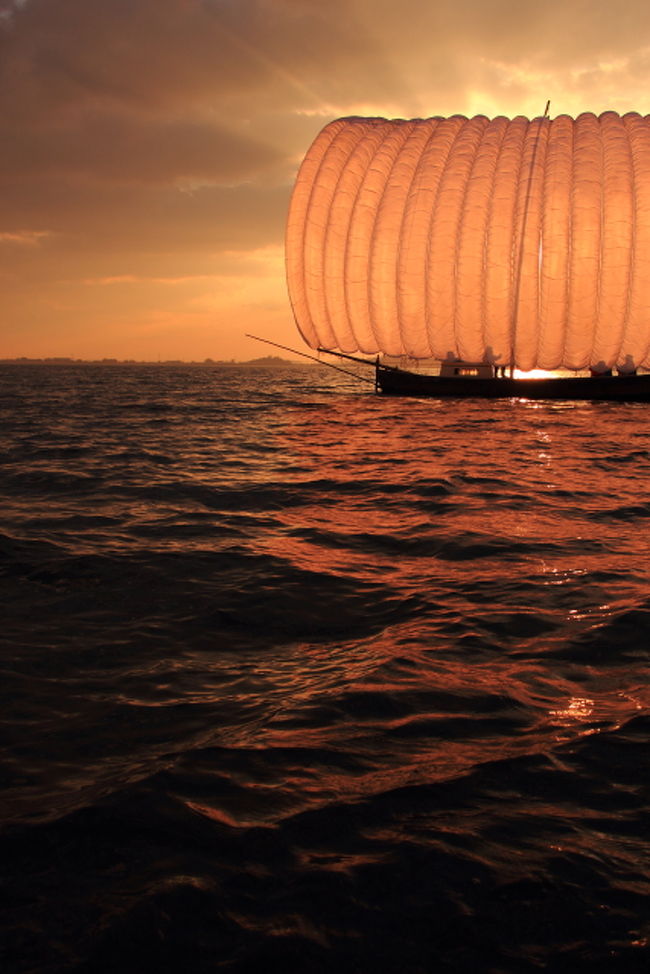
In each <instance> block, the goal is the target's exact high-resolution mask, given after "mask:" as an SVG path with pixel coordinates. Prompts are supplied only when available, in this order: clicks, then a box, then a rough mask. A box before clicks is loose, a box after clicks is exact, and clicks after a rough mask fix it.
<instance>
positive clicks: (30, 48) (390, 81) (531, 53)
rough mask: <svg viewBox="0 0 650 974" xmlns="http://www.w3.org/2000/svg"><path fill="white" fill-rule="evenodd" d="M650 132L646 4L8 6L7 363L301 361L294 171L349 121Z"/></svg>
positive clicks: (2, 348) (0, 50) (489, 0)
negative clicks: (592, 123)
mask: <svg viewBox="0 0 650 974" xmlns="http://www.w3.org/2000/svg"><path fill="white" fill-rule="evenodd" d="M547 99H550V100H551V115H552V116H555V115H558V114H560V113H562V112H567V113H569V114H574V115H575V114H577V113H579V112H581V111H595V112H597V113H598V112H601V111H604V110H606V109H614V110H617V111H619V112H624V111H628V110H634V111H639V112H642V113H644V114H647V113H650V5H648V3H647V0H619V2H618V3H612V2H611V0H606V2H605V0H545V2H544V3H538V2H535V3H533V2H529V0H428V2H427V0H400V2H395V0H0V119H1V120H2V121H1V122H0V124H1V125H2V127H3V128H4V131H3V132H2V153H1V155H0V180H2V184H3V185H2V200H3V203H2V207H1V208H0V253H1V262H0V268H1V269H0V275H1V288H2V309H1V316H0V322H1V325H0V358H2V357H12V356H21V355H27V356H34V357H40V356H54V355H64V356H73V357H75V358H77V357H78V358H102V357H116V358H136V359H158V358H180V359H185V360H192V359H194V360H202V359H204V358H207V357H211V358H215V359H220V358H225V359H230V358H236V359H247V358H254V357H256V356H258V355H263V354H267V352H270V353H272V350H270V349H265V348H264V347H263V346H261V345H258V344H256V343H254V342H251V341H250V340H248V339H246V338H245V337H244V333H245V332H246V331H253V332H254V333H256V334H259V335H262V336H266V337H269V338H271V339H273V340H275V341H279V342H282V343H287V344H293V345H295V346H296V347H298V348H301V347H303V346H302V341H301V339H300V338H299V336H298V335H297V332H296V331H295V328H294V325H293V320H292V315H291V310H290V307H289V303H288V299H287V295H286V287H285V282H284V263H283V261H284V256H283V236H284V223H285V217H286V210H287V205H288V200H289V194H290V190H291V185H292V181H293V178H294V176H295V172H296V168H297V165H298V164H299V161H300V159H301V157H302V155H303V154H304V152H305V151H306V149H307V147H308V146H309V144H310V142H311V141H312V139H313V138H314V136H315V135H316V133H317V132H318V131H319V130H320V129H321V128H322V127H323V125H325V124H326V123H327V122H329V121H330V120H331V119H333V118H336V117H338V116H341V115H351V114H362V115H385V116H389V117H395V116H400V117H407V118H408V117H416V116H422V117H426V116H429V115H449V114H454V113H457V112H458V113H462V114H465V115H473V114H477V113H483V114H486V115H488V116H494V115H498V114H504V115H510V116H511V115H516V114H524V115H528V116H530V117H533V116H535V115H539V114H542V112H543V110H544V106H545V103H546V100H547Z"/></svg>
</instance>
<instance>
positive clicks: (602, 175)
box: [286, 112, 650, 371]
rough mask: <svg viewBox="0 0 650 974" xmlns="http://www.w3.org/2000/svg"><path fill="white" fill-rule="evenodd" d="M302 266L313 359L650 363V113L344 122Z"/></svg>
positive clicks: (296, 194)
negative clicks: (316, 355) (358, 356)
mask: <svg viewBox="0 0 650 974" xmlns="http://www.w3.org/2000/svg"><path fill="white" fill-rule="evenodd" d="M286 265H287V281H288V287H289V296H290V299H291V303H292V306H293V310H294V314H295V317H296V321H297V324H298V328H299V329H300V332H301V333H302V335H303V337H304V339H305V341H306V342H307V343H308V344H309V345H310V346H311V347H312V348H317V347H322V348H327V349H337V350H339V351H342V352H347V353H354V352H362V353H365V354H373V355H374V354H375V353H377V352H382V353H386V354H388V355H408V356H411V357H413V358H429V357H433V358H437V359H441V360H448V359H463V360H465V361H474V362H477V361H488V362H494V363H497V364H501V365H505V364H514V365H516V366H517V367H518V368H520V369H524V370H530V369H534V368H542V369H556V368H559V367H565V368H568V369H583V368H586V367H588V366H591V367H593V368H596V369H606V368H612V367H614V366H615V367H617V368H618V369H619V370H620V371H626V370H632V369H635V368H638V367H640V366H642V367H645V368H650V116H645V117H644V116H641V115H638V114H636V113H629V114H627V115H624V116H620V115H617V114H616V113H615V112H605V113H604V114H603V115H600V116H599V117H598V116H596V115H593V114H590V113H585V114H583V115H580V116H579V117H578V118H576V119H572V118H569V117H568V116H566V115H560V116H558V117H557V118H555V119H550V118H547V117H544V118H536V119H533V120H532V121H529V120H528V119H526V118H523V117H517V118H514V119H512V120H509V119H506V118H502V117H500V118H495V119H492V120H489V119H487V118H485V117H484V116H477V117H476V118H471V119H467V118H465V117H463V116H460V115H455V116H453V117H452V118H446V119H444V118H430V119H412V120H409V121H404V120H401V119H400V120H392V121H389V120H386V119H380V118H344V119H339V120H337V121H335V122H332V123H331V124H330V125H328V126H327V127H326V128H324V129H323V131H322V132H321V133H320V135H319V136H318V137H317V138H316V140H315V142H314V143H313V145H312V146H311V148H310V149H309V151H308V153H307V155H306V157H305V159H304V162H303V164H302V166H301V168H300V171H299V173H298V177H297V180H296V185H295V188H294V191H293V196H292V200H291V206H290V210H289V219H288V225H287V236H286Z"/></svg>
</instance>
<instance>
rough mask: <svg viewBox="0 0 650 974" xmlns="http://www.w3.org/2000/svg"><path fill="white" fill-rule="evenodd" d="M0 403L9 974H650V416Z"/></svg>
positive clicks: (557, 408)
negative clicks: (272, 972)
mask: <svg viewBox="0 0 650 974" xmlns="http://www.w3.org/2000/svg"><path fill="white" fill-rule="evenodd" d="M0 378H1V384H0V424H1V425H0V460H1V462H2V479H1V481H0V500H1V504H0V558H1V561H0V585H1V596H2V606H3V617H4V619H3V624H2V628H1V630H0V641H1V643H2V653H1V656H0V666H1V669H2V674H1V675H2V679H1V683H0V693H1V694H2V697H1V700H2V707H1V710H0V721H1V722H2V731H3V739H4V742H5V747H4V750H3V760H2V766H1V771H0V773H1V779H2V796H1V797H2V808H3V820H4V828H3V833H2V837H1V838H0V855H1V857H2V862H3V868H2V874H1V878H0V883H1V885H0V897H1V900H2V905H3V922H2V933H3V937H2V944H3V946H2V948H1V950H2V964H3V966H2V969H3V971H9V972H14V971H15V972H55V971H85V972H86V971H87V972H94V971H107V972H113V971H142V970H144V969H146V968H153V969H157V970H159V971H189V970H191V971H195V972H203V971H206V972H207V971H226V972H258V971H260V972H261V971H266V970H268V969H271V968H272V969H276V968H277V969H281V970H283V971H288V972H295V974H302V972H307V971H315V972H323V974H324V972H328V974H329V972H332V971H337V972H350V974H351V972H355V974H365V972H378V971H382V972H384V971H385V972H393V971H396V972H397V971H406V972H414V974H416V972H417V974H420V972H427V974H429V972H443V974H444V972H456V971H458V972H466V971H467V972H470V971H472V972H475V971H480V972H513V974H519V972H522V974H525V972H533V971H538V970H546V971H552V972H565V971H566V972H576V971H577V972H587V971H589V972H593V971H613V972H628V971H635V972H636V971H647V969H648V966H649V961H650V915H649V912H648V902H649V901H648V893H649V892H650V855H649V851H648V821H649V812H650V789H649V785H648V781H649V780H650V774H649V771H650V767H649V764H650V762H649V752H648V743H649V731H650V690H649V689H648V643H649V638H648V629H649V621H650V589H649V586H648V581H649V570H650V569H649V561H648V548H649V531H648V528H649V525H650V522H649V519H650V490H649V488H648V474H649V473H650V433H649V417H650V412H649V410H648V407H647V406H645V405H634V404H632V405H616V404H607V403H598V404H587V403H571V404H568V403H556V404H552V403H530V402H524V401H519V402H495V403H484V402H476V403H472V402H447V403H438V402H435V401H428V402H427V401H413V400H410V401H409V400H397V399H395V400H389V399H381V398H378V397H376V396H375V395H374V394H373V393H372V390H371V387H370V386H367V387H366V386H365V385H361V384H358V383H356V382H355V380H353V379H351V378H347V377H345V376H342V375H340V374H338V373H334V372H330V371H327V370H325V369H319V368H317V367H313V368H312V367H307V368H295V369H270V370H268V369H267V370H264V369H252V368H248V369H246V368H239V367H232V368H209V367H201V368H199V367H194V368H190V367H170V366H159V367H156V366H150V367H137V366H122V367H111V366H104V367H98V366H95V367H91V366H74V367H72V366H71V367H63V366H60V367H46V366H41V367H38V366H31V367H30V366H7V367H4V368H3V369H2V370H1V374H0ZM368 390H370V391H368Z"/></svg>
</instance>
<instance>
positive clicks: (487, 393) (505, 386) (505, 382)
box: [375, 364, 650, 402]
mask: <svg viewBox="0 0 650 974" xmlns="http://www.w3.org/2000/svg"><path fill="white" fill-rule="evenodd" d="M375 385H376V389H377V392H379V393H381V394H382V395H385V396H416V397H420V398H422V397H424V398H433V399H550V400H553V399H556V400H567V399H568V400H603V401H606V402H650V374H647V375H645V374H644V375H609V376H569V377H567V378H546V379H510V378H490V379H480V378H457V377H444V376H438V375H419V374H418V373H416V372H406V371H403V370H402V369H396V368H390V367H387V366H385V365H381V364H377V365H376V372H375Z"/></svg>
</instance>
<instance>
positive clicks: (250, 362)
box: [0, 355, 310, 368]
mask: <svg viewBox="0 0 650 974" xmlns="http://www.w3.org/2000/svg"><path fill="white" fill-rule="evenodd" d="M307 364H310V363H306V362H299V361H296V360H295V359H287V358H281V357H280V356H279V355H266V356H263V357H262V358H254V359H246V360H245V361H236V360H235V359H211V358H207V359H203V360H202V361H201V362H196V361H186V360H185V359H159V360H157V361H155V362H154V361H150V360H147V359H116V358H101V359H82V358H65V357H52V358H27V357H26V356H22V357H20V358H0V365H192V366H197V367H201V368H204V367H207V368H210V367H211V366H215V365H216V366H219V367H222V366H225V367H228V368H229V367H233V366H234V367H238V366H240V367H241V366H246V367H251V366H252V367H257V366H264V367H265V368H284V367H285V366H287V365H288V366H291V367H293V366H300V367H303V366H305V365H307Z"/></svg>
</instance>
